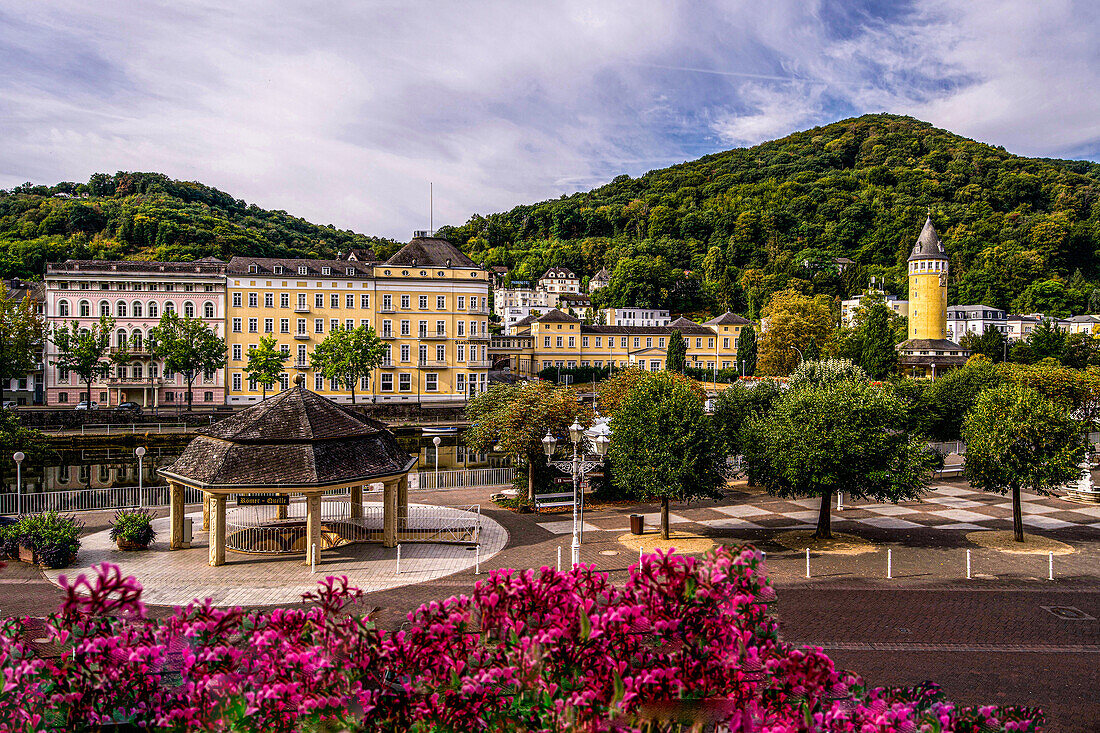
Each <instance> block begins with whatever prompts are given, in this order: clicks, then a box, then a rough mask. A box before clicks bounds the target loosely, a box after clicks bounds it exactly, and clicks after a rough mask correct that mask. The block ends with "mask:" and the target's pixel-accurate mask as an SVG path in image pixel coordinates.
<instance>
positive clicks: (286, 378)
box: [279, 372, 290, 391]
mask: <svg viewBox="0 0 1100 733" xmlns="http://www.w3.org/2000/svg"><path fill="white" fill-rule="evenodd" d="M279 388H280V389H282V390H284V391H285V390H287V389H290V375H289V374H287V373H286V372H283V373H282V374H280V375H279Z"/></svg>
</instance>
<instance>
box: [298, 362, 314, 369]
mask: <svg viewBox="0 0 1100 733" xmlns="http://www.w3.org/2000/svg"><path fill="white" fill-rule="evenodd" d="M294 368H295V369H310V368H311V367H310V365H309V362H308V361H296V362H294Z"/></svg>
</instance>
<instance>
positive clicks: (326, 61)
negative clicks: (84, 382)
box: [0, 0, 1100, 239]
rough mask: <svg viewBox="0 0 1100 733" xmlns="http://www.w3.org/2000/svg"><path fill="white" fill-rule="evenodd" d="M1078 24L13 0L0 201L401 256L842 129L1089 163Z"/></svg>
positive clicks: (1091, 136) (1, 60)
mask: <svg viewBox="0 0 1100 733" xmlns="http://www.w3.org/2000/svg"><path fill="white" fill-rule="evenodd" d="M1096 26H1097V18H1096V11H1095V10H1094V9H1093V8H1092V6H1091V5H1087V4H1081V5H1074V4H1073V3H1071V2H1068V0H1066V1H1064V2H1059V1H1052V2H1047V3H1042V4H1036V3H1032V2H1022V0H1021V1H1017V0H1008V1H1007V2H998V3H991V2H982V1H978V2H968V3H954V2H952V3H948V2H944V1H942V0H913V1H912V2H902V3H893V2H891V3H885V2H882V3H879V2H872V1H871V0H829V1H827V0H816V1H814V0H807V1H799V0H775V1H774V2H770V3H759V2H747V1H744V0H735V1H734V2H721V1H719V0H714V1H713V2H707V1H706V0H700V1H698V2H693V3H687V2H683V3H677V2H672V3H670V2H664V1H661V0H636V1H627V0H622V1H620V2H614V1H613V2H606V3H591V2H582V1H580V0H576V1H572V2H570V1H568V0H566V1H563V2H556V3H514V2H460V1H456V2H447V3H440V2H390V3H386V2H370V3H365V2H362V3H351V2H345V3H339V2H326V3H320V2H315V3H300V2H294V3H292V2H286V1H285V0H284V1H280V0H271V1H268V2H259V1H258V0H252V1H248V2H236V3H218V4H215V3H205V2H202V3H200V2H190V3H187V2H185V3H179V2H175V3H167V2H163V3H150V2H141V3H139V2H136V1H135V2H116V3H101V4H89V5H86V6H78V7H73V6H71V5H70V4H67V3H60V2H49V1H44V2H37V3H33V4H23V5H15V6H8V7H6V8H5V9H3V10H0V135H2V136H3V139H4V141H5V145H4V146H3V147H2V148H0V186H5V187H6V186H11V185H16V184H18V183H21V182H23V181H25V180H32V181H36V182H46V183H52V182H56V181H59V180H82V179H86V178H87V177H88V176H89V175H90V174H91V173H93V172H96V171H114V170H158V171H162V172H164V173H167V174H168V175H171V176H173V177H176V178H185V179H195V180H200V181H203V182H205V183H208V184H210V185H215V186H217V187H219V188H222V189H224V190H226V191H228V192H230V193H232V194H233V195H235V196H237V197H239V198H244V199H246V200H248V201H250V202H255V203H257V204H258V205H261V206H265V207H269V208H281V209H285V210H287V211H290V212H291V213H293V214H296V215H300V216H303V217H306V218H308V219H311V220H313V221H317V222H319V223H323V224H324V223H330V222H331V223H333V224H335V225H337V226H339V227H342V228H354V229H356V230H358V231H363V232H367V233H372V234H382V235H387V236H392V237H395V238H399V239H403V238H407V237H408V236H409V234H410V233H411V230H412V229H414V228H423V227H424V226H426V225H427V219H428V182H429V181H434V182H435V192H436V195H435V206H436V209H435V212H436V213H435V222H436V224H437V225H439V223H441V222H449V223H460V222H462V221H464V220H465V219H466V218H467V217H468V216H469V215H470V214H472V213H475V212H479V213H489V212H492V211H499V210H504V209H508V208H510V207H511V206H513V205H515V204H518V203H524V202H531V201H536V200H541V199H545V198H552V197H556V196H557V195H560V194H562V193H571V192H572V191H574V190H581V189H586V188H589V187H591V186H594V185H598V184H600V183H602V182H605V181H607V180H609V179H611V178H612V177H614V176H615V175H618V174H619V173H624V172H625V173H630V174H632V175H637V174H639V173H642V172H645V171H646V170H650V169H653V168H660V167H664V166H667V165H670V164H673V163H676V162H680V161H683V160H687V159H691V158H694V157H697V156H699V155H702V154H705V153H709V152H714V151H715V150H720V149H724V148H726V147H729V146H731V145H748V144H753V143H756V142H760V141H761V140H765V139H770V138H774V137H779V136H782V135H783V134H786V133H788V132H791V131H794V130H796V129H801V128H804V127H807V126H810V125H815V124H822V123H825V122H829V121H832V120H834V119H837V118H839V117H843V116H848V115H852V114H859V113H862V112H866V111H875V112H877V111H894V112H903V113H908V114H913V115H915V116H918V117H921V118H924V119H929V120H930V121H932V122H933V123H935V124H937V125H939V126H943V127H947V128H949V129H952V130H955V131H958V132H960V133H962V134H966V135H970V136H974V137H978V138H980V139H983V140H987V141H989V142H994V143H997V144H1004V145H1006V146H1007V147H1008V148H1009V149H1010V150H1014V151H1017V152H1023V153H1027V154H1037V155H1082V156H1089V155H1095V154H1096V153H1097V150H1098V146H1100V143H1098V142H1097V141H1098V139H1100V127H1098V122H1097V120H1100V114H1097V113H1098V112H1100V109H1097V107H1098V106H1100V101H1097V100H1096V99H1094V98H1093V97H1092V96H1091V95H1089V94H1088V93H1087V92H1088V90H1089V89H1092V88H1095V86H1096V81H1097V79H1096V78H1095V77H1096V75H1097V73H1098V70H1100V64H1098V63H1097V60H1098V59H1097V58H1096V55H1097V50H1096V49H1095V44H1093V43H1091V39H1092V38H1094V37H1095V36H1096V31H1097V28H1096Z"/></svg>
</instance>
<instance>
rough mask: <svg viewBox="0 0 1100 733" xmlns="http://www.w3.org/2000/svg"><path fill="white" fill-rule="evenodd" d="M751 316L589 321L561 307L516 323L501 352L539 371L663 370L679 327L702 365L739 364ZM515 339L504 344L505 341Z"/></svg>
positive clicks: (520, 368) (693, 362)
mask: <svg viewBox="0 0 1100 733" xmlns="http://www.w3.org/2000/svg"><path fill="white" fill-rule="evenodd" d="M748 323H749V321H748V320H746V319H744V318H742V317H741V316H737V315H734V314H732V313H725V314H723V315H721V316H719V317H718V318H715V319H713V320H710V321H707V322H706V323H705V324H699V323H694V322H693V321H689V320H688V319H686V318H678V319H676V320H675V321H673V322H672V323H670V324H668V325H667V326H590V325H587V324H585V323H584V322H583V321H581V320H580V319H579V318H575V317H573V316H571V315H569V314H567V313H563V312H562V311H560V310H558V309H554V310H551V311H550V312H549V313H546V314H544V315H541V316H532V317H530V318H527V319H524V320H523V321H520V322H519V323H517V324H516V329H517V331H516V334H515V335H514V336H510V337H501V338H499V339H498V341H500V342H501V346H500V353H506V354H507V355H508V356H510V357H511V359H512V367H513V369H514V370H515V371H516V372H518V373H521V374H535V373H538V372H539V371H541V370H543V369H547V368H549V367H564V368H570V367H585V366H591V367H606V366H608V365H609V364H611V365H614V366H615V367H616V368H624V367H629V366H637V367H640V368H642V369H646V370H650V371H658V370H661V369H664V368H666V366H667V352H668V339H669V336H670V335H671V334H672V332H673V331H679V332H680V335H681V336H683V338H684V342H685V344H686V346H687V364H688V366H691V367H696V368H699V369H712V370H713V369H737V368H739V364H738V362H737V337H738V336H739V335H740V333H741V329H742V328H743V327H744V326H745V325H747V324H748ZM509 339H511V343H509V344H508V345H507V347H506V348H505V345H504V343H503V342H504V341H507V340H509Z"/></svg>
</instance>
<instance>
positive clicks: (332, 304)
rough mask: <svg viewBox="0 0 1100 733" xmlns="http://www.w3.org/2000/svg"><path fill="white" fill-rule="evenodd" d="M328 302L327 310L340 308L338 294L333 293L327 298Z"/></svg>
mask: <svg viewBox="0 0 1100 733" xmlns="http://www.w3.org/2000/svg"><path fill="white" fill-rule="evenodd" d="M328 300H329V306H328V307H329V308H339V307H340V294H339V293H333V294H332V295H330V296H329V299H328Z"/></svg>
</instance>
